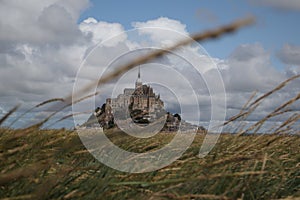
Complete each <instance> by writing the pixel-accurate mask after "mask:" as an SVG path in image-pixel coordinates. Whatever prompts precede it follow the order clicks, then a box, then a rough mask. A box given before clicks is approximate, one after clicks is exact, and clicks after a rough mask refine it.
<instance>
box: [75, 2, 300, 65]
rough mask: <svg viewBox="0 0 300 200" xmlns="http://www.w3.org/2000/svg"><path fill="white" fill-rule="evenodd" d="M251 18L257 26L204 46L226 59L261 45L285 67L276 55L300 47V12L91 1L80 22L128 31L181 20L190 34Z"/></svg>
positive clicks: (237, 5) (238, 5)
mask: <svg viewBox="0 0 300 200" xmlns="http://www.w3.org/2000/svg"><path fill="white" fill-rule="evenodd" d="M249 15H253V16H255V17H256V20H257V22H256V24H255V25H253V26H251V27H247V28H244V29H243V30H240V31H238V32H237V33H236V34H234V35H227V36H226V37H223V38H222V39H220V40H215V41H209V42H205V43H203V46H204V47H205V49H206V50H207V51H208V53H209V54H210V55H212V56H214V57H218V58H222V59H223V58H226V57H228V56H229V55H230V53H231V52H232V51H233V50H234V49H235V48H236V47H237V46H239V45H240V44H248V43H256V42H258V43H261V44H262V45H263V47H264V48H265V49H266V50H267V51H269V52H270V53H271V54H272V62H273V63H274V65H275V66H276V67H277V68H280V67H282V63H280V62H279V60H278V59H277V58H276V56H275V54H276V52H277V51H279V50H280V49H281V48H282V46H283V45H284V44H287V43H288V44H294V45H299V44H300V37H299V35H300V26H299V25H298V24H299V19H300V12H298V11H297V10H285V9H283V8H282V9H281V8H276V7H275V8H274V6H267V5H262V4H261V3H258V2H255V1H233V0H230V1H229V0H227V1H222V3H220V1H217V0H212V1H201V0H199V1H190V2H188V1H178V0H176V1H174V0H164V1H158V0H153V1H137V0H130V1H116V0H112V1H108V0H107V1H102V0H101V1H95V0H94V1H92V5H91V6H90V7H89V8H88V9H87V10H86V11H85V12H83V14H82V15H81V17H80V19H79V21H82V20H83V19H85V18H87V17H94V18H96V19H97V20H99V21H107V22H112V23H120V24H122V25H123V26H124V27H125V28H126V29H127V30H128V29H132V26H131V24H132V22H136V21H147V20H151V19H156V18H159V17H168V18H171V19H175V20H179V21H180V22H182V23H183V24H185V25H186V26H187V27H186V28H187V30H188V31H189V32H190V33H195V32H199V31H203V30H206V29H209V28H214V27H217V26H219V25H222V24H226V23H230V22H232V21H233V20H235V19H239V18H243V17H246V16H249Z"/></svg>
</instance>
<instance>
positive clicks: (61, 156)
mask: <svg viewBox="0 0 300 200" xmlns="http://www.w3.org/2000/svg"><path fill="white" fill-rule="evenodd" d="M107 136H108V137H109V138H110V139H111V140H112V141H113V142H114V143H115V144H117V145H119V146H121V147H122V148H123V149H126V150H129V151H135V152H145V151H151V150H154V149H158V148H160V147H162V146H163V145H164V144H166V143H168V142H169V141H170V140H171V139H172V138H173V137H174V134H164V133H160V134H158V135H156V136H155V137H153V138H151V139H132V138H130V137H127V136H124V134H122V133H120V132H118V131H111V132H109V133H107ZM203 138H204V135H197V136H196V138H195V140H194V142H193V144H192V145H191V146H190V148H189V149H188V150H187V151H186V152H185V153H184V155H183V156H182V157H181V158H180V159H179V160H177V161H175V162H174V163H172V164H171V165H169V166H167V167H165V168H163V169H160V170H157V171H154V172H149V173H143V174H130V173H125V172H119V171H116V170H114V169H111V168H109V167H107V166H105V165H103V164H101V163H100V162H99V161H97V160H96V159H95V158H94V157H93V156H92V155H91V154H90V153H88V152H87V150H86V149H85V147H84V146H83V145H82V143H81V141H80V138H79V137H78V135H77V132H76V131H68V130H37V129H23V130H10V129H1V130H0V150H1V152H0V159H1V164H0V170H1V175H0V199H297V198H298V199H299V198H300V170H299V169H300V145H299V144H300V137H299V136H296V135H294V136H293V135H244V136H236V135H232V134H222V136H221V137H220V139H219V141H218V144H217V145H216V146H215V148H214V149H213V151H212V152H210V153H209V155H208V156H206V157H205V158H203V159H200V158H199V157H197V154H198V153H199V147H200V146H201V143H202V140H203Z"/></svg>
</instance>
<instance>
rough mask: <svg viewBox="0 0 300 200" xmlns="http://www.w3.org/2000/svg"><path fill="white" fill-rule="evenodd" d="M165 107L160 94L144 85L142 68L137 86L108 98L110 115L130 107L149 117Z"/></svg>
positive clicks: (107, 107) (107, 103)
mask: <svg viewBox="0 0 300 200" xmlns="http://www.w3.org/2000/svg"><path fill="white" fill-rule="evenodd" d="M163 108H164V102H163V101H162V100H161V99H160V95H156V94H155V93H154V92H153V88H152V87H150V86H148V85H143V83H142V81H141V71H140V68H139V71H138V78H137V80H136V82H135V88H125V89H124V93H123V94H120V95H118V97H117V98H108V99H106V112H107V114H108V115H111V114H113V112H114V111H118V110H123V111H124V110H125V111H126V110H127V109H129V111H130V112H132V111H135V110H139V111H140V112H141V113H143V114H144V115H147V116H148V118H155V117H156V113H159V112H160V111H161V110H162V109H163Z"/></svg>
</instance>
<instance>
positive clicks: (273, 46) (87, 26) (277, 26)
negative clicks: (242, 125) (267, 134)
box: [0, 0, 300, 127]
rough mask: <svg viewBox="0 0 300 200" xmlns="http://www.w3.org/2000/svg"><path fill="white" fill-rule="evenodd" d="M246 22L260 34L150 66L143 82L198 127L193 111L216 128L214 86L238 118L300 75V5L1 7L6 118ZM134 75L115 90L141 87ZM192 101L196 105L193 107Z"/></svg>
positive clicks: (64, 2)
mask: <svg viewBox="0 0 300 200" xmlns="http://www.w3.org/2000/svg"><path fill="white" fill-rule="evenodd" d="M248 15H254V16H255V17H256V20H257V23H256V24H255V25H253V26H251V27H247V28H244V29H242V30H240V31H238V32H237V33H235V34H232V35H226V36H224V37H222V38H220V39H217V40H213V41H207V42H205V43H203V44H201V45H202V46H199V45H198V44H193V45H192V46H188V47H186V48H185V49H181V50H179V51H178V52H175V53H176V56H174V55H168V56H166V57H165V58H163V59H161V60H157V61H155V63H154V64H153V63H152V65H151V64H149V65H151V66H152V68H151V66H146V65H145V66H142V73H143V77H142V78H143V81H145V82H148V83H153V86H155V83H157V82H158V83H160V84H161V85H163V84H165V87H162V86H157V87H156V90H157V92H158V93H161V96H162V98H164V100H165V101H166V105H167V108H168V109H169V110H171V111H173V112H180V111H179V110H178V109H179V108H178V105H179V103H178V101H181V102H182V104H183V105H184V106H185V108H186V112H187V116H186V118H187V119H188V120H190V121H195V119H194V117H190V116H189V114H188V113H191V112H192V111H193V110H194V107H195V106H196V107H197V108H199V110H200V115H201V121H209V120H210V118H211V114H210V112H211V98H210V97H211V95H212V94H210V93H209V88H210V86H209V85H207V84H210V85H212V84H214V86H212V87H213V88H214V89H216V91H215V93H214V94H213V95H215V97H216V98H220V99H221V100H220V101H222V99H223V97H222V95H221V96H220V94H219V92H220V90H221V89H222V88H223V86H224V89H225V91H226V102H225V103H226V105H227V107H226V117H227V118H228V117H230V116H232V115H233V114H235V113H237V112H238V111H239V109H240V108H241V106H242V105H243V104H244V103H245V102H246V101H247V100H248V98H249V97H250V96H251V94H252V93H253V91H257V94H258V95H259V94H262V93H264V92H267V91H268V90H270V89H272V88H273V87H275V86H276V85H277V84H279V83H280V82H282V81H284V80H285V79H287V78H288V77H291V76H293V75H296V74H299V73H300V37H299V34H300V26H299V25H298V24H299V19H300V2H299V1H297V0H285V1H279V0H260V1H258V0H245V1H232V0H228V1H222V4H220V2H219V1H216V0H213V1H193V2H192V1H191V2H183V1H174V0H164V1H157V0H153V1H136V0H133V1H115V0H111V1H108V0H107V1H102V0H100V1H92V0H43V1H38V0H27V1H26V2H25V1H20V0H0V81H1V84H0V116H1V115H4V114H5V113H6V112H7V111H8V110H10V109H11V108H12V107H14V106H15V105H17V104H21V107H20V109H19V111H18V112H16V113H15V114H14V116H13V117H12V118H11V120H13V118H14V117H17V116H18V115H20V114H21V113H22V112H24V111H26V110H27V109H29V108H31V107H32V106H34V105H37V104H39V103H41V102H43V101H45V100H48V99H51V98H57V97H65V96H67V95H69V94H71V93H72V91H73V87H74V84H75V85H76V84H77V85H82V86H83V85H84V84H87V83H89V82H90V81H91V80H97V79H99V77H101V74H103V73H104V74H105V73H106V72H107V71H109V70H111V69H114V67H117V66H118V65H119V64H120V63H124V62H126V61H128V60H130V59H132V58H134V57H135V56H138V55H143V54H144V53H147V52H149V51H151V49H150V50H149V49H148V50H147V48H159V47H164V46H167V45H170V44H172V43H174V41H177V40H179V39H183V38H186V37H187V36H188V35H189V34H192V33H196V32H201V31H204V30H206V29H210V28H214V27H217V26H219V25H222V24H226V23H229V22H231V21H233V20H234V19H239V18H242V17H245V16H248ZM132 29H137V30H132ZM126 31H127V32H126ZM128 31H129V32H128ZM97 45H98V46H97ZM137 49H144V50H139V51H136V50H137ZM145 49H146V50H145ZM124 54H125V55H126V56H123V55H124ZM122 56H123V57H122ZM120 57H121V58H120ZM116 58H118V59H117V60H116ZM83 61H85V62H84V63H83ZM108 66H110V67H111V68H109V67H108ZM159 68H160V69H159ZM173 69H175V71H174V70H173ZM195 69H198V71H195ZM147 70H148V71H147ZM163 70H166V71H165V73H162V71H163ZM168 70H169V71H168ZM158 71H159V72H160V73H158ZM136 72H137V69H133V70H132V71H131V72H129V73H127V75H126V76H124V77H123V82H122V83H119V86H118V88H117V90H120V91H121V90H122V89H123V87H130V86H133V85H130V81H131V82H132V83H134V81H135V78H136ZM171 73H173V74H171ZM197 73H198V74H197ZM145 74H148V75H145ZM195 74H197V75H195ZM220 76H221V79H220ZM170 77H173V79H170ZM174 77H175V78H174ZM125 80H126V81H125ZM168 80H171V81H168ZM172 80H173V81H172ZM220 80H222V81H220ZM164 81H165V82H164ZM185 82H188V83H187V84H186V85H185V84H184V83H185ZM115 83H117V80H116V82H114V84H112V83H110V84H108V85H106V86H104V87H103V88H101V89H100V90H102V93H101V95H100V96H99V97H97V99H96V101H97V103H99V104H101V103H103V102H102V101H104V99H105V98H106V97H107V96H109V95H110V94H111V88H114V87H115V85H116V84H115ZM158 85H159V84H158ZM298 85H299V82H298V83H297V82H296V83H294V84H291V85H290V86H289V87H287V88H286V89H285V90H283V91H281V92H278V93H277V94H275V95H272V96H271V97H270V98H268V99H266V101H265V102H264V103H263V104H262V105H261V107H260V109H259V111H258V112H256V113H254V114H253V115H252V116H250V118H249V120H253V121H255V120H257V119H259V118H261V117H262V116H264V115H265V114H266V113H268V112H270V111H271V110H272V109H274V108H275V107H276V106H278V105H280V104H282V103H283V102H284V101H285V100H287V99H288V98H292V97H294V96H295V95H296V94H297V93H298V92H299V87H298ZM188 87H190V88H188ZM163 88H165V89H166V88H168V89H167V90H168V92H164V91H165V90H164V89H163ZM191 88H192V89H191ZM164 94H165V95H164ZM167 94H170V95H167ZM172 94H175V95H172ZM176 95H177V97H178V96H179V97H181V99H180V100H178V99H176V98H175V97H176ZM193 95H195V97H196V98H197V101H196V102H197V104H198V105H196V104H195V102H194V101H192V100H191V99H193V98H192V97H191V96H193ZM221 104H222V103H220V105H217V107H219V106H222V105H223V104H222V105H221ZM83 105H84V104H83ZM85 109H86V110H89V107H86V108H85ZM294 109H297V108H296V107H294ZM80 111H83V110H80ZM70 113H71V109H66V110H65V111H64V112H61V113H59V114H58V115H57V117H56V118H57V119H59V118H60V117H62V116H65V115H67V114H70ZM47 114H49V106H48V107H43V108H39V109H36V110H34V111H32V112H30V113H28V114H27V115H25V117H23V118H22V119H20V120H19V121H18V123H17V124H15V126H26V125H28V124H30V123H34V122H37V120H41V119H42V118H43V117H45V116H47ZM193 116H194V115H193ZM189 117H190V118H189ZM83 119H84V118H83ZM8 124H9V122H7V125H8ZM70 124H71V125H74V124H73V121H72V120H69V121H65V122H61V123H58V124H56V125H55V126H56V127H61V126H67V127H69V126H70Z"/></svg>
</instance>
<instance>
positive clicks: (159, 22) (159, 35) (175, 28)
mask: <svg viewBox="0 0 300 200" xmlns="http://www.w3.org/2000/svg"><path fill="white" fill-rule="evenodd" d="M132 26H133V27H134V28H137V29H139V30H138V31H139V33H140V35H148V36H150V38H151V42H152V43H155V44H160V45H171V44H174V42H175V41H179V40H182V39H185V38H186V37H187V36H188V32H187V30H186V25H185V24H182V23H181V22H180V21H177V20H173V19H169V18H166V17H160V18H158V19H155V20H149V21H147V22H133V23H132ZM174 32H176V33H174Z"/></svg>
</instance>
